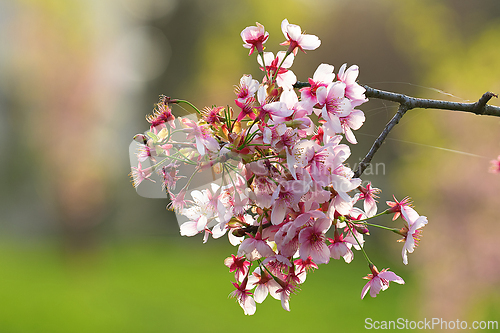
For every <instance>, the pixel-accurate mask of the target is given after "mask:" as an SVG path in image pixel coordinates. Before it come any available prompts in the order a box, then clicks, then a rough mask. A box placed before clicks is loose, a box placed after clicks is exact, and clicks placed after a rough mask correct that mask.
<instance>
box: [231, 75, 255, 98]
mask: <svg viewBox="0 0 500 333" xmlns="http://www.w3.org/2000/svg"><path fill="white" fill-rule="evenodd" d="M257 89H259V81H257V80H254V79H252V75H248V74H245V75H243V76H242V77H241V79H240V85H239V86H238V87H236V88H235V93H236V95H237V100H238V102H240V103H245V101H246V100H247V99H248V98H249V97H254V95H255V93H256V92H257Z"/></svg>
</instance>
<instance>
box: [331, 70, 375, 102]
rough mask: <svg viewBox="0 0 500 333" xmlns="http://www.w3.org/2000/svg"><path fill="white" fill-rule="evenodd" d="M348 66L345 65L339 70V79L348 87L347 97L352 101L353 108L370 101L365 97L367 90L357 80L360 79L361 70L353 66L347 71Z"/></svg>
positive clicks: (346, 90)
mask: <svg viewBox="0 0 500 333" xmlns="http://www.w3.org/2000/svg"><path fill="white" fill-rule="evenodd" d="M346 67H347V64H343V65H342V66H341V67H340V69H339V74H338V79H339V81H341V82H344V83H345V85H346V88H345V95H346V97H347V98H349V99H350V100H351V104H352V106H353V107H356V106H359V105H361V104H363V103H364V102H366V101H368V99H367V98H366V97H365V91H366V89H365V88H363V87H362V86H360V85H359V84H358V83H357V82H356V79H357V78H358V74H359V68H358V66H356V65H352V66H351V67H349V68H348V69H347V70H346Z"/></svg>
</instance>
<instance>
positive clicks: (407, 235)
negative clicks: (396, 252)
mask: <svg viewBox="0 0 500 333" xmlns="http://www.w3.org/2000/svg"><path fill="white" fill-rule="evenodd" d="M426 224H427V217H425V216H419V217H418V218H417V219H416V220H415V221H414V222H413V223H412V224H410V225H409V226H408V225H405V226H404V227H403V228H402V229H401V231H400V232H399V233H400V234H401V235H402V236H403V237H404V238H403V239H400V240H399V241H400V242H404V245H403V253H402V255H403V263H404V264H405V265H408V253H413V250H415V247H416V246H417V245H418V242H419V241H420V237H421V233H422V230H419V229H420V228H423V227H424V226H425V225H426Z"/></svg>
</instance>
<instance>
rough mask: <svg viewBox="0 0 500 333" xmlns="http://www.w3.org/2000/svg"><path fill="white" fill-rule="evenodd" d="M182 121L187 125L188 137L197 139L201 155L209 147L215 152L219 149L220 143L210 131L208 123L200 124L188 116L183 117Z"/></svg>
mask: <svg viewBox="0 0 500 333" xmlns="http://www.w3.org/2000/svg"><path fill="white" fill-rule="evenodd" d="M181 122H182V124H183V125H184V126H185V127H186V128H185V129H184V131H185V132H186V133H188V135H187V137H186V139H187V140H190V139H193V138H194V139H195V141H196V148H197V149H198V152H199V153H200V155H205V153H206V150H207V149H208V150H210V151H213V152H216V151H218V150H219V144H218V143H217V140H215V139H214V138H213V137H212V136H211V135H210V133H209V132H208V129H207V125H198V124H197V123H195V122H194V121H192V120H191V119H188V118H182V119H181Z"/></svg>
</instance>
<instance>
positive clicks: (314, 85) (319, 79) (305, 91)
mask: <svg viewBox="0 0 500 333" xmlns="http://www.w3.org/2000/svg"><path fill="white" fill-rule="evenodd" d="M333 69H334V67H333V66H332V65H328V64H320V65H319V66H318V68H317V69H316V71H315V72H314V74H313V77H312V78H309V79H308V81H309V84H310V87H304V88H302V89H300V92H301V100H302V101H303V102H305V103H307V104H308V105H310V106H311V107H313V106H314V105H316V103H317V102H318V99H317V97H316V91H317V90H318V88H319V87H328V85H329V84H330V83H332V82H333V80H335V74H334V73H333Z"/></svg>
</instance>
